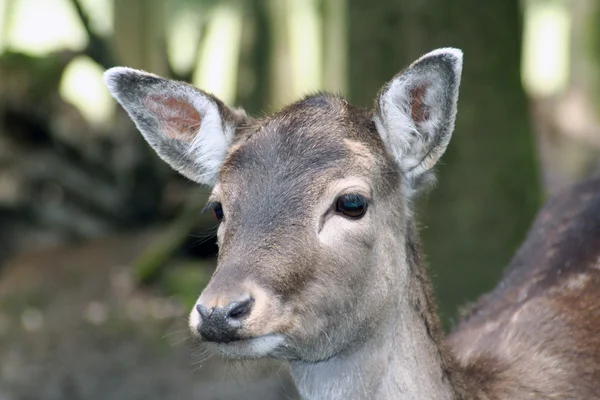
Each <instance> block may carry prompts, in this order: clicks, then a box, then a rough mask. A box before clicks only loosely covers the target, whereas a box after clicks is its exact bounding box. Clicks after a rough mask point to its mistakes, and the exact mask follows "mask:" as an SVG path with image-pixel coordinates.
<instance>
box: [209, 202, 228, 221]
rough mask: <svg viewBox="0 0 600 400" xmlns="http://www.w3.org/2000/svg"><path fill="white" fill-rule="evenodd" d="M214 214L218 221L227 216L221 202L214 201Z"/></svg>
mask: <svg viewBox="0 0 600 400" xmlns="http://www.w3.org/2000/svg"><path fill="white" fill-rule="evenodd" d="M212 214H213V217H214V219H215V220H217V221H218V222H221V221H223V218H225V214H223V206H222V205H221V203H214V205H213V208H212Z"/></svg>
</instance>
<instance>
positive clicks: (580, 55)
mask: <svg viewBox="0 0 600 400" xmlns="http://www.w3.org/2000/svg"><path fill="white" fill-rule="evenodd" d="M559 6H562V8H563V9H564V12H565V14H567V16H566V18H568V20H569V22H570V32H569V34H570V36H571V38H570V39H571V40H570V42H569V43H570V46H569V47H570V48H569V49H568V54H566V57H568V64H569V69H570V71H569V73H568V78H567V82H566V85H565V86H566V87H562V88H561V89H560V90H558V91H556V92H553V93H550V94H545V95H541V94H537V93H531V104H532V107H531V109H532V117H533V122H534V126H535V131H536V139H537V145H538V151H539V154H540V159H541V164H542V177H543V183H544V189H545V192H546V193H547V194H553V193H555V192H557V191H559V190H560V189H562V188H564V187H565V186H568V185H570V184H572V183H574V182H577V181H579V180H581V179H584V178H586V177H588V176H590V175H594V174H599V173H600V118H599V113H600V28H599V27H598V26H599V25H598V23H599V22H600V3H599V2H598V1H597V0H569V1H566V0H564V4H559ZM540 62H542V61H540ZM546 62H547V61H546Z"/></svg>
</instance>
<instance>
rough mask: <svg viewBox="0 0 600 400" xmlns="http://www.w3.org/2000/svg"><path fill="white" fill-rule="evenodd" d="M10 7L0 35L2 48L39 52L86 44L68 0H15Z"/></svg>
mask: <svg viewBox="0 0 600 400" xmlns="http://www.w3.org/2000/svg"><path fill="white" fill-rule="evenodd" d="M7 1H8V0H0V2H7ZM13 7H14V8H13V9H12V12H11V15H10V18H9V20H8V21H9V22H8V26H7V27H5V30H4V32H6V37H3V38H2V42H3V43H4V47H5V48H10V49H12V50H18V51H21V52H23V53H27V54H32V55H43V54H46V53H48V52H51V51H57V50H63V49H69V50H81V49H83V48H84V47H85V46H86V44H87V41H88V39H87V35H86V33H85V30H84V29H83V27H82V25H81V22H80V21H79V19H78V17H77V14H76V13H75V10H74V9H73V8H72V7H71V5H70V3H69V1H68V0H17V1H14V3H13ZM3 9H6V7H2V6H0V10H3ZM0 18H1V17H0Z"/></svg>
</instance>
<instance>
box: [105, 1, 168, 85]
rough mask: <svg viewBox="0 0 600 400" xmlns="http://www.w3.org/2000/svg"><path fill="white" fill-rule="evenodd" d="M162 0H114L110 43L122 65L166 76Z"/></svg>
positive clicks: (164, 23) (166, 61)
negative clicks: (112, 31)
mask: <svg viewBox="0 0 600 400" xmlns="http://www.w3.org/2000/svg"><path fill="white" fill-rule="evenodd" d="M167 3H168V2H167V1H164V0H115V2H114V18H115V32H114V45H115V51H116V56H117V57H116V58H117V59H118V60H119V62H120V63H121V64H123V65H127V66H129V67H133V68H141V69H145V70H147V71H152V72H153V73H155V74H158V75H162V76H166V75H169V65H168V60H167V55H166V47H165V43H166V40H165V26H166V17H165V13H166V7H167Z"/></svg>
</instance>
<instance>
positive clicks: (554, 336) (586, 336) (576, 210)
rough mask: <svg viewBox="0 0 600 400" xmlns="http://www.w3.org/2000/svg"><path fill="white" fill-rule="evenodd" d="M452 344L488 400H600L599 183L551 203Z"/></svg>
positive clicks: (580, 186) (598, 180) (580, 187)
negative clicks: (499, 279) (500, 278)
mask: <svg viewBox="0 0 600 400" xmlns="http://www.w3.org/2000/svg"><path fill="white" fill-rule="evenodd" d="M447 340H448V344H449V345H450V347H451V348H452V349H453V352H454V354H455V355H456V359H457V360H458V362H459V365H460V366H461V367H462V368H463V369H464V370H465V371H466V372H467V373H468V374H470V375H471V376H473V377H476V378H477V382H478V385H479V387H480V388H481V391H482V392H484V393H485V395H486V396H487V397H485V396H483V397H482V398H490V399H496V398H497V399H598V398H600V178H596V179H594V180H590V181H587V182H584V183H581V184H578V185H576V186H574V187H572V188H569V189H568V190H566V191H564V192H563V193H561V194H559V195H558V196H556V197H555V198H553V199H551V200H550V201H549V202H548V203H547V204H546V205H545V207H544V208H543V209H542V210H541V211H540V212H539V214H538V216H537V218H536V220H535V222H534V224H533V226H532V228H531V230H530V232H529V234H528V236H527V239H526V240H525V242H524V243H523V245H522V246H521V249H520V250H519V252H518V253H517V255H516V257H515V258H514V260H513V261H512V263H511V265H510V266H509V268H508V269H507V271H506V272H505V275H504V277H503V278H502V280H501V282H500V284H499V285H498V286H497V287H496V288H495V289H494V290H493V291H492V292H490V293H489V294H487V295H485V296H483V297H482V298H481V299H480V300H479V302H478V303H476V304H475V305H474V306H473V307H472V308H471V310H470V311H469V312H468V313H467V315H465V316H464V317H463V319H462V321H461V322H460V323H459V324H458V326H457V328H456V330H455V332H454V333H453V334H451V335H450V336H449V337H448V339H447Z"/></svg>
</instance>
